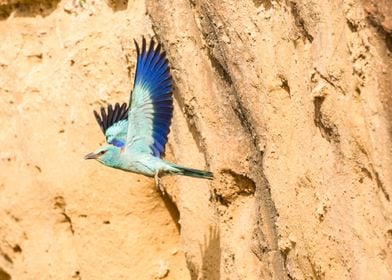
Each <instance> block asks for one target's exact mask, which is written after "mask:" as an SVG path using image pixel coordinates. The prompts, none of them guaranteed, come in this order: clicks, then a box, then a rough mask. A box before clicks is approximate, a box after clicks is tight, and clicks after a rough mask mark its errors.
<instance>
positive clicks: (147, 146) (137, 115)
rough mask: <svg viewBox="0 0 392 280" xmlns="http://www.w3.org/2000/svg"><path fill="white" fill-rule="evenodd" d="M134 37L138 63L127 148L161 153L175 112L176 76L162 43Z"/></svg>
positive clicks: (159, 154)
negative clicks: (139, 43)
mask: <svg viewBox="0 0 392 280" xmlns="http://www.w3.org/2000/svg"><path fill="white" fill-rule="evenodd" d="M146 44H147V43H146V39H145V38H143V39H142V44H141V48H140V47H139V45H138V44H137V42H136V41H135V45H136V53H137V64H136V73H135V81H134V88H133V94H132V95H131V98H130V104H131V107H130V109H129V114H128V124H129V125H128V134H127V144H126V149H127V150H128V151H134V152H135V151H136V152H145V153H150V154H152V155H154V156H157V157H160V156H161V155H162V154H163V152H164V149H165V145H166V142H167V136H168V134H169V132H170V124H171V119H172V116H173V97H172V91H173V80H172V77H171V75H170V68H169V62H168V60H167V58H166V53H165V52H161V49H162V46H161V44H159V43H158V45H157V47H155V42H154V41H153V40H151V41H150V44H149V46H148V48H147V45H146Z"/></svg>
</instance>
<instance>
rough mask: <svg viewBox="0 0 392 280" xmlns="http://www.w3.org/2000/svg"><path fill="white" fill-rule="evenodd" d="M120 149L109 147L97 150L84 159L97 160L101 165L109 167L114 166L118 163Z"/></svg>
mask: <svg viewBox="0 0 392 280" xmlns="http://www.w3.org/2000/svg"><path fill="white" fill-rule="evenodd" d="M119 154H120V148H118V147H115V146H112V145H109V146H104V147H101V148H99V149H97V150H96V151H95V152H93V153H89V154H88V155H85V156H84V159H96V160H98V161H99V162H100V163H103V164H105V165H108V166H114V165H116V163H117V162H118V156H119Z"/></svg>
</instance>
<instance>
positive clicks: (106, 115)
mask: <svg viewBox="0 0 392 280" xmlns="http://www.w3.org/2000/svg"><path fill="white" fill-rule="evenodd" d="M100 111H101V115H100V114H99V113H98V112H97V111H95V110H94V116H95V119H96V120H97V123H98V125H99V127H100V128H101V130H102V132H103V134H104V135H105V136H106V141H107V142H108V143H109V144H112V145H114V146H117V147H123V146H124V145H125V142H126V137H127V133H128V108H127V103H123V104H122V105H121V106H120V104H119V103H116V104H115V105H114V108H113V106H112V105H111V104H109V106H108V107H107V110H105V108H104V107H101V110H100Z"/></svg>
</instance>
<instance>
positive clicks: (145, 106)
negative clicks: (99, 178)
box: [85, 37, 213, 188]
mask: <svg viewBox="0 0 392 280" xmlns="http://www.w3.org/2000/svg"><path fill="white" fill-rule="evenodd" d="M135 46H136V52H137V63H136V71H135V79H134V84H133V90H132V91H131V96H130V99H129V106H127V104H126V103H123V104H122V105H121V106H120V104H119V103H116V104H115V106H114V107H113V106H112V105H109V106H108V108H107V111H106V110H105V108H103V107H102V108H101V112H100V113H101V114H99V113H97V112H96V111H94V115H95V118H96V120H97V122H98V124H99V126H100V127H101V130H102V132H103V133H104V135H105V136H106V141H107V143H108V144H109V145H106V146H103V147H101V148H99V149H97V150H96V151H95V152H93V153H90V154H88V155H86V156H85V159H95V160H97V161H99V162H100V163H102V164H104V165H106V166H109V167H113V168H117V169H121V170H124V171H129V172H133V173H138V174H143V175H146V176H149V177H155V181H156V185H157V187H159V188H160V185H159V176H160V175H166V174H177V175H184V176H190V177H196V178H204V179H212V178H213V174H212V173H211V172H209V171H202V170H197V169H193V168H188V167H184V166H180V165H177V164H174V163H171V162H168V161H166V160H163V159H162V158H161V157H162V154H163V152H164V150H165V145H166V142H167V136H168V134H169V131H170V124H171V119H172V116H173V97H172V91H173V80H172V77H171V75H170V68H169V62H168V60H167V58H166V53H165V52H164V51H162V50H161V44H159V43H158V44H157V46H156V47H155V43H154V41H153V40H151V41H150V44H149V46H148V48H147V46H146V40H145V39H144V37H143V40H142V46H141V49H140V47H139V45H138V44H137V42H136V41H135Z"/></svg>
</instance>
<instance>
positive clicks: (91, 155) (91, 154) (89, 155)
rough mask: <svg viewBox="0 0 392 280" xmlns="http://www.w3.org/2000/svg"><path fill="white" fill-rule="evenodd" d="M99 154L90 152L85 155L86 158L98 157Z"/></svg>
mask: <svg viewBox="0 0 392 280" xmlns="http://www.w3.org/2000/svg"><path fill="white" fill-rule="evenodd" d="M96 158H97V155H96V154H94V153H89V154H88V155H85V156H84V159H96Z"/></svg>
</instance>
